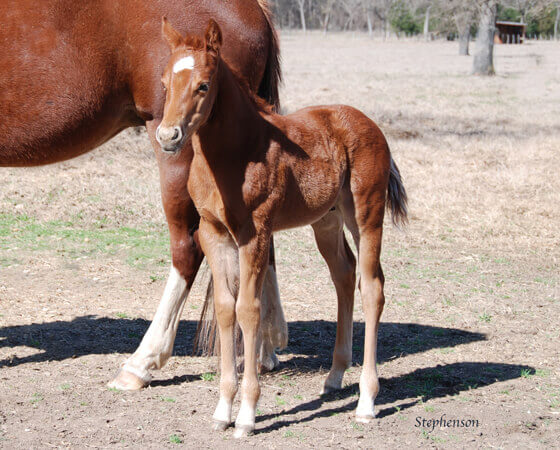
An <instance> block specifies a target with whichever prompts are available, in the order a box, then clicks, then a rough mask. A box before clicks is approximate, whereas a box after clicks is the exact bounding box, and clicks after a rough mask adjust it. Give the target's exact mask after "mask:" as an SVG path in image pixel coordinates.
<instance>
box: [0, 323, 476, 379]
mask: <svg viewBox="0 0 560 450" xmlns="http://www.w3.org/2000/svg"><path fill="white" fill-rule="evenodd" d="M149 324H150V322H149V321H147V320H144V319H128V318H118V319H117V318H108V317H97V316H83V317H77V318H75V319H74V320H72V321H57V322H46V323H34V324H31V325H16V326H11V327H4V328H0V348H10V347H12V348H13V347H19V346H27V347H33V348H36V349H38V350H40V352H39V353H36V354H33V355H29V356H24V357H18V356H17V352H14V355H11V356H10V357H9V358H5V359H3V360H0V367H6V366H17V365H20V364H25V363H33V362H43V361H62V360H65V359H68V358H75V357H79V356H84V355H90V354H113V353H132V352H134V350H136V348H137V347H138V345H139V343H140V340H141V339H142V336H143V335H144V333H145V332H146V330H147V328H148V326H149ZM196 326H197V322H196V321H190V320H189V321H186V320H183V321H181V323H180V324H179V330H178V332H177V340H176V343H175V349H174V355H175V356H189V355H191V351H192V350H191V349H192V345H193V342H192V341H193V337H194V334H195V331H196ZM289 328H290V330H289V332H290V344H289V346H288V348H287V349H285V350H284V351H283V352H282V353H283V354H290V355H294V356H293V357H292V358H291V359H289V360H288V361H286V362H284V363H283V364H282V366H281V369H282V370H284V371H287V372H288V371H294V372H302V371H315V370H317V369H319V368H321V367H324V368H328V367H330V363H331V354H332V349H333V345H334V341H335V336H336V323H335V322H330V321H324V320H315V321H297V322H291V323H290V325H289ZM485 339H486V338H485V336H484V335H483V334H481V333H472V332H468V331H463V330H459V329H454V328H440V327H432V326H428V325H416V324H406V323H382V324H381V326H380V340H379V362H384V361H387V360H390V359H394V358H397V357H400V356H404V355H408V354H414V353H420V352H425V351H427V350H430V349H432V348H448V347H454V346H457V345H462V344H467V343H470V342H474V341H481V340H485ZM363 340H364V324H363V323H362V322H356V323H354V346H353V347H354V348H353V350H354V351H353V353H354V361H355V362H356V363H361V361H362V357H363Z"/></svg>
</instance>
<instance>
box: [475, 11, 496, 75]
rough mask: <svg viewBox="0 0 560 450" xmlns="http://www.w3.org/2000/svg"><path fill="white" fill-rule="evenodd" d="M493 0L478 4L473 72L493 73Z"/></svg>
mask: <svg viewBox="0 0 560 450" xmlns="http://www.w3.org/2000/svg"><path fill="white" fill-rule="evenodd" d="M496 11H497V3H496V1H495V0H487V1H485V2H484V3H482V4H481V5H480V22H479V24H478V34H477V36H476V51H475V55H474V62H473V74H475V75H494V74H495V73H496V72H495V71H494V33H495V31H496Z"/></svg>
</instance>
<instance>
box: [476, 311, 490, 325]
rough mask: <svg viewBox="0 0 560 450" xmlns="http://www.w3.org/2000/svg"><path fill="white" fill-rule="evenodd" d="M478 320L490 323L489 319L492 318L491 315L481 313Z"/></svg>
mask: <svg viewBox="0 0 560 450" xmlns="http://www.w3.org/2000/svg"><path fill="white" fill-rule="evenodd" d="M478 320H480V321H481V322H486V323H490V321H491V320H492V316H491V315H490V314H488V313H482V314H481V315H479V316H478Z"/></svg>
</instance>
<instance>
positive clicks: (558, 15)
mask: <svg viewBox="0 0 560 450" xmlns="http://www.w3.org/2000/svg"><path fill="white" fill-rule="evenodd" d="M559 23H560V2H556V19H555V20H554V40H556V41H557V40H558V24H559Z"/></svg>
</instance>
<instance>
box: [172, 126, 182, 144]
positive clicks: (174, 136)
mask: <svg viewBox="0 0 560 450" xmlns="http://www.w3.org/2000/svg"><path fill="white" fill-rule="evenodd" d="M180 132H181V129H180V128H179V127H175V132H174V133H173V137H172V138H171V140H172V141H176V140H178V139H179V133H180Z"/></svg>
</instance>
